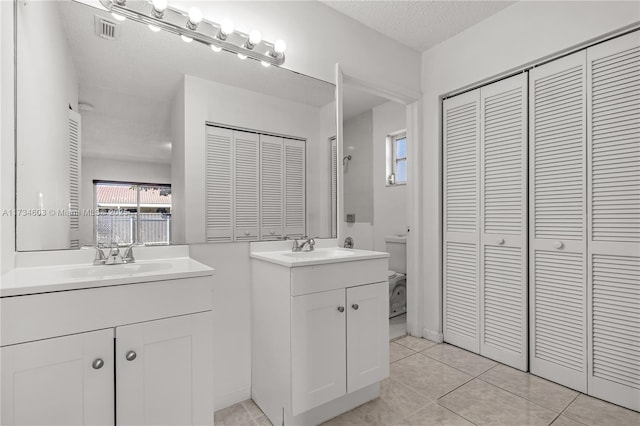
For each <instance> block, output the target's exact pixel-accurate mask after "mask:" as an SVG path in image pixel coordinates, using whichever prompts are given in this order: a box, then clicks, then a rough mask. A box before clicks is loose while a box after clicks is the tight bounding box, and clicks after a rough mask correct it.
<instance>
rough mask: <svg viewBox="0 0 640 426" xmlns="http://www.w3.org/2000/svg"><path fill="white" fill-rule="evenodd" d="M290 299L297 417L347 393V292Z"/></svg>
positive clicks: (292, 397)
mask: <svg viewBox="0 0 640 426" xmlns="http://www.w3.org/2000/svg"><path fill="white" fill-rule="evenodd" d="M291 299H292V300H291V399H292V406H293V410H292V411H293V415H294V416H296V415H298V414H300V413H303V412H305V411H307V410H309V409H311V408H314V407H317V406H318V405H321V404H324V403H325V402H329V401H331V400H332V399H335V398H337V397H339V396H342V395H344V394H346V392H347V384H346V381H347V365H346V355H345V354H346V323H345V321H346V308H345V292H344V289H339V290H332V291H324V292H321V293H314V294H307V295H304V296H295V297H292V298H291ZM387 327H388V325H387Z"/></svg>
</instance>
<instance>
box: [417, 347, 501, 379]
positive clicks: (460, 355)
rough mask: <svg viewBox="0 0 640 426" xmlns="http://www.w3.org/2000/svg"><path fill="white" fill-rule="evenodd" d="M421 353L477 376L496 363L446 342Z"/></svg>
mask: <svg viewBox="0 0 640 426" xmlns="http://www.w3.org/2000/svg"><path fill="white" fill-rule="evenodd" d="M422 353H423V354H425V355H426V356H428V357H431V358H433V359H435V360H437V361H440V362H444V363H445V364H447V365H450V366H452V367H454V368H457V369H458V370H460V371H464V372H465V373H467V374H471V375H472V376H478V375H480V374H482V373H484V372H485V371H487V370H488V369H490V368H491V367H493V366H495V365H497V362H495V361H491V360H490V359H487V358H485V357H482V356H480V355H476V354H474V353H471V352H469V351H465V350H464V349H460V348H457V347H455V346H451V345H447V344H443V345H437V346H434V347H432V348H429V349H427V350H425V351H422Z"/></svg>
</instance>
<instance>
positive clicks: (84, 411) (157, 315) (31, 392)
mask: <svg viewBox="0 0 640 426" xmlns="http://www.w3.org/2000/svg"><path fill="white" fill-rule="evenodd" d="M104 268H108V267H104ZM208 274H209V275H210V274H211V272H208ZM211 302H212V279H211V276H201V277H191V278H184V279H168V280H166V281H150V282H144V283H131V284H127V285H114V286H108V287H98V288H85V289H78V290H72V291H58V292H51V293H39V294H30V295H23V296H12V297H3V298H1V299H0V308H1V311H2V312H1V315H2V336H1V341H2V347H1V348H0V356H1V359H2V362H1V370H2V387H1V390H2V395H1V398H2V399H1V403H2V407H1V408H2V413H1V424H2V425H7V426H8V425H45V424H46V425H49V424H61V425H62V424H64V425H114V424H118V425H150V424H153V425H158V424H166V425H177V424H180V425H205V424H206V425H211V424H213V377H212V370H213V361H212V352H213V333H212V326H213V320H212V315H211Z"/></svg>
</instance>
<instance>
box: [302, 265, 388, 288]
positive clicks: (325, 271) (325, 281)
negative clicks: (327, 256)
mask: <svg viewBox="0 0 640 426" xmlns="http://www.w3.org/2000/svg"><path fill="white" fill-rule="evenodd" d="M388 268H389V262H388V259H387V258H382V259H370V260H357V261H352V262H341V263H328V264H324V265H313V266H304V267H299V268H291V295H292V296H300V295H302V294H308V293H317V292H320V291H326V290H334V289H338V288H345V287H354V286H357V285H363V284H371V283H378V282H381V281H387V270H388Z"/></svg>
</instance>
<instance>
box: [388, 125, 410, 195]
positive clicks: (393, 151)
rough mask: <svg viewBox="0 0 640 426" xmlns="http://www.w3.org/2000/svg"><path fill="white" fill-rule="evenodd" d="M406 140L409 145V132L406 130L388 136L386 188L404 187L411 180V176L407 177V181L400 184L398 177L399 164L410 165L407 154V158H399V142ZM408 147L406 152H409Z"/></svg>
mask: <svg viewBox="0 0 640 426" xmlns="http://www.w3.org/2000/svg"><path fill="white" fill-rule="evenodd" d="M402 139H404V140H405V144H407V143H408V139H407V131H406V130H401V131H398V132H395V133H391V134H389V135H387V140H386V148H387V156H386V164H387V167H386V177H385V186H387V187H392V186H402V185H406V184H407V181H408V180H409V179H408V178H409V176H408V175H407V180H404V181H400V182H398V181H397V179H396V177H397V175H398V174H397V171H398V163H399V162H401V161H404V162H405V164H407V163H408V155H407V153H406V152H405V156H404V157H397V152H398V150H397V146H398V141H399V140H402ZM407 148H408V146H407V145H405V151H406V150H407ZM391 176H393V181H392V179H391Z"/></svg>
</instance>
